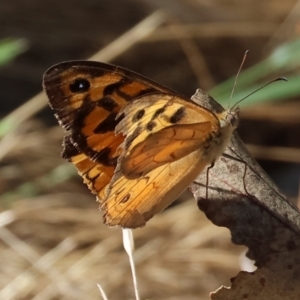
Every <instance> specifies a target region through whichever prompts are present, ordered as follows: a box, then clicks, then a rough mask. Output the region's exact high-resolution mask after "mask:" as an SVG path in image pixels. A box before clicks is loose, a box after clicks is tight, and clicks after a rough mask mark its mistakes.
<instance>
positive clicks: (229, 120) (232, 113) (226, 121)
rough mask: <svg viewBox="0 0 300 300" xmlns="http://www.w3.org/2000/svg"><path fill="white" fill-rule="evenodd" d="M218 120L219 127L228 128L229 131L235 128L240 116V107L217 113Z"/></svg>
mask: <svg viewBox="0 0 300 300" xmlns="http://www.w3.org/2000/svg"><path fill="white" fill-rule="evenodd" d="M218 118H219V120H220V125H221V128H228V127H229V128H230V129H231V131H233V130H235V129H236V128H237V127H238V124H239V118H240V109H239V107H236V108H234V109H229V110H226V111H223V112H222V113H221V114H219V115H218Z"/></svg>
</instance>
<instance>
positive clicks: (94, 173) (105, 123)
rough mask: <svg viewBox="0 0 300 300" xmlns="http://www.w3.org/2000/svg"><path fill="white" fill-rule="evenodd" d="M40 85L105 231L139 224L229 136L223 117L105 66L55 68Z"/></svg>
mask: <svg viewBox="0 0 300 300" xmlns="http://www.w3.org/2000/svg"><path fill="white" fill-rule="evenodd" d="M43 85H44V89H45V91H46V93H47V96H48V98H49V105H50V107H51V108H52V109H53V110H54V111H55V115H56V118H57V119H58V121H59V124H60V125H61V126H62V127H63V128H65V129H66V130H67V132H68V135H67V136H66V137H65V138H64V141H63V147H64V150H63V153H62V156H63V157H64V158H65V159H67V160H69V161H71V162H72V163H73V164H74V165H75V166H76V168H77V169H78V172H79V174H80V175H81V176H82V177H83V180H84V183H85V184H87V186H88V187H89V189H90V190H91V191H92V192H93V193H94V194H96V195H97V199H98V201H99V203H100V209H101V210H102V211H104V215H103V219H104V223H105V224H108V225H110V226H115V225H119V226H121V227H123V228H136V227H141V226H144V225H145V223H146V222H147V221H148V220H149V219H150V218H152V217H153V216H154V215H155V214H156V213H158V212H160V211H161V210H163V209H164V208H166V207H167V206H168V205H169V204H170V203H171V202H173V201H174V200H175V199H176V198H177V197H178V195H179V194H180V193H181V192H182V191H183V190H184V189H185V188H186V187H188V185H189V184H190V183H191V182H192V181H193V180H194V179H195V178H196V177H197V175H198V174H199V173H200V172H201V171H202V170H203V169H204V168H205V166H206V165H207V164H209V163H211V162H212V161H213V160H214V159H215V158H216V157H217V156H218V155H220V154H221V153H222V150H223V148H224V147H225V144H226V143H225V140H228V137H227V135H228V136H230V133H231V131H232V130H233V128H232V126H231V124H230V122H228V120H227V115H228V114H224V113H223V114H221V115H220V116H218V115H216V114H214V113H213V112H211V111H209V110H208V109H206V108H204V107H201V106H199V105H197V104H196V103H194V102H193V101H191V100H189V99H188V98H185V97H183V96H181V95H180V94H178V93H176V92H174V91H172V90H170V89H168V88H166V87H164V86H162V85H159V84H158V83H155V82H153V81H151V80H149V79H147V78H145V77H143V76H141V75H139V74H136V73H134V72H132V71H129V70H126V69H123V68H120V67H116V66H113V65H109V64H105V63H100V62H89V61H73V62H65V63H61V64H58V65H55V66H53V67H51V68H50V69H48V70H47V71H46V73H45V75H44V82H43ZM223 123H224V124H223ZM222 124H223V125H222ZM224 133H225V134H224ZM224 136H225V137H224ZM221 148H222V149H221ZM219 152H220V153H219Z"/></svg>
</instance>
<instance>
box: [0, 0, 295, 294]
mask: <svg viewBox="0 0 300 300" xmlns="http://www.w3.org/2000/svg"><path fill="white" fill-rule="evenodd" d="M299 17H300V1H296V0H285V1H282V0H273V1H267V0H251V1H250V0H244V1H236V0H210V1H207V0H189V1H183V0H173V1H171V0H164V1H157V0H139V1H138V0H135V1H134V0H128V1H125V0H124V1H122V0H115V1H108V0H102V1H99V0H98V1H97V0H85V1H78V0H72V1H71V0H65V1H58V0H52V1H41V0H39V1H38V0H31V1H9V0H2V1H1V5H0V64H1V65H0V85H1V89H0V103H1V110H0V113H1V122H0V138H1V140H0V158H1V162H0V193H1V198H0V210H1V213H0V257H1V259H0V261H1V264H0V299H35V300H36V299H39V300H46V299H47V300H48V299H51V300H52V299H101V296H100V293H99V290H98V288H97V286H96V284H97V283H99V284H101V286H102V287H103V289H104V290H105V291H106V293H107V296H108V299H133V298H134V292H133V285H132V279H131V275H130V268H129V263H128V259H127V256H126V254H125V251H124V250H123V246H122V241H121V236H122V235H121V230H120V229H117V228H114V229H111V228H108V227H106V226H104V225H103V224H102V221H101V213H100V212H99V211H98V204H97V203H96V201H95V197H94V196H93V195H91V194H90V192H89V191H88V189H87V188H86V186H84V185H83V183H82V179H81V178H80V177H79V176H78V175H77V174H76V171H75V168H74V167H73V166H72V165H71V164H68V163H66V162H65V161H64V160H63V159H62V158H60V152H61V150H62V148H61V141H62V137H63V135H64V132H63V130H62V129H61V128H60V127H59V126H58V125H57V122H56V120H55V118H54V117H53V113H52V112H51V110H50V109H49V107H48V106H47V99H46V97H45V95H44V94H43V93H42V94H41V82H42V75H43V73H44V72H45V70H46V69H47V68H49V67H50V66H51V65H53V64H55V63H58V62H61V61H66V60H75V59H88V58H90V57H93V58H94V59H96V60H99V61H104V62H110V63H113V64H117V65H120V66H123V67H126V68H128V69H131V70H134V71H136V72H139V73H141V74H143V75H145V76H147V77H149V78H151V79H153V80H155V81H157V82H159V83H161V84H164V85H166V86H168V87H170V88H172V89H175V90H176V91H178V92H181V93H182V94H185V95H186V96H191V95H192V94H194V92H195V90H196V89H197V88H202V89H204V90H206V91H209V93H210V94H211V95H212V96H213V97H214V98H215V99H216V100H218V101H219V102H220V103H222V104H223V105H224V106H225V107H227V106H228V101H229V98H230V94H231V90H232V87H233V79H232V77H234V76H235V75H236V74H237V71H238V68H239V65H240V64H241V61H242V58H243V55H244V52H245V51H246V50H250V52H249V54H248V57H247V60H246V62H245V64H244V67H243V69H244V71H243V72H242V74H241V75H240V77H239V79H238V83H237V86H236V91H235V93H234V95H233V99H232V103H235V102H237V101H238V100H240V99H241V98H242V97H243V96H245V95H247V94H249V93H250V92H251V91H253V90H254V89H255V88H257V87H259V86H260V85H262V84H264V83H266V82H268V81H269V80H271V79H274V78H276V77H278V76H284V77H287V78H288V79H289V81H288V82H287V83H286V82H278V83H275V84H272V85H270V86H268V87H266V88H265V89H263V90H262V91H259V92H258V93H256V94H255V95H253V96H251V97H250V98H249V99H247V100H246V101H245V102H243V103H242V104H241V105H240V106H241V123H240V126H239V128H238V132H239V134H240V136H241V138H242V140H243V141H244V142H245V143H246V145H247V146H248V148H249V150H250V152H251V153H252V154H253V156H254V157H255V158H256V159H257V160H258V161H259V163H260V164H261V165H262V167H263V168H264V169H265V171H266V172H267V173H268V174H269V176H270V177H271V178H272V179H273V180H274V181H275V183H276V184H277V185H278V186H279V188H280V189H281V190H282V192H283V193H284V194H285V195H287V196H288V197H290V198H291V199H292V200H293V201H295V202H296V203H297V201H299V178H300V100H299V94H300V75H299V67H300V39H299V37H300V22H299V20H300V18H299ZM134 236H135V241H136V250H135V258H136V265H137V275H138V280H139V286H140V294H141V298H142V299H146V298H147V299H189V300H190V299H198V300H199V299H209V292H210V291H213V290H215V289H217V288H218V287H219V286H220V285H227V286H229V285H230V278H231V277H234V276H235V275H236V274H237V272H238V271H239V270H241V269H243V270H250V271H251V266H248V262H247V261H246V260H245V259H244V253H245V250H246V249H245V248H244V247H241V246H236V245H233V244H231V242H230V235H229V233H228V230H226V229H224V228H218V227H216V226H214V225H213V224H211V223H210V222H209V221H208V220H207V219H206V217H205V216H204V215H203V213H202V212H200V211H199V210H198V208H197V206H196V203H195V201H194V199H191V196H190V194H189V192H188V191H187V192H186V193H184V194H183V195H182V196H181V197H180V199H178V201H177V202H176V205H172V207H171V208H169V209H167V210H166V211H165V212H163V213H161V214H160V215H158V216H156V217H154V218H153V219H152V220H151V221H150V222H149V223H148V224H147V226H146V227H145V228H141V229H138V230H135V231H134Z"/></svg>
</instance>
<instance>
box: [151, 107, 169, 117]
mask: <svg viewBox="0 0 300 300" xmlns="http://www.w3.org/2000/svg"><path fill="white" fill-rule="evenodd" d="M165 109H166V107H165V106H164V107H161V108H159V109H158V110H157V111H156V112H155V113H154V114H153V116H152V118H151V120H155V119H156V118H157V117H158V116H159V115H161V114H162V113H163V112H164V111H165Z"/></svg>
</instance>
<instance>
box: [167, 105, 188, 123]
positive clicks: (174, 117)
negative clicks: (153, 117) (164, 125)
mask: <svg viewBox="0 0 300 300" xmlns="http://www.w3.org/2000/svg"><path fill="white" fill-rule="evenodd" d="M184 113H185V108H184V107H183V106H181V107H180V108H179V109H177V110H176V112H175V113H174V114H173V115H172V116H171V117H170V123H172V124H175V123H177V122H179V121H180V120H181V119H182V118H183V116H184Z"/></svg>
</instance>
